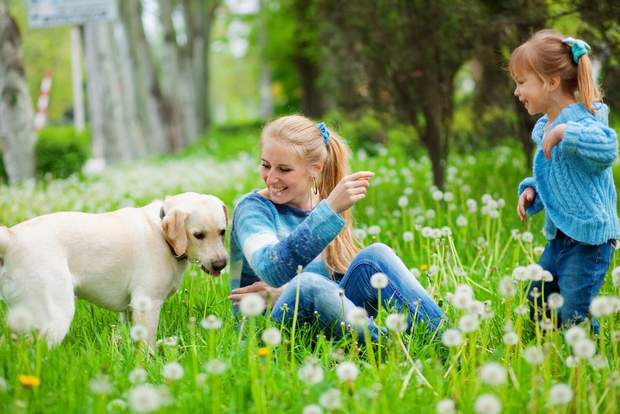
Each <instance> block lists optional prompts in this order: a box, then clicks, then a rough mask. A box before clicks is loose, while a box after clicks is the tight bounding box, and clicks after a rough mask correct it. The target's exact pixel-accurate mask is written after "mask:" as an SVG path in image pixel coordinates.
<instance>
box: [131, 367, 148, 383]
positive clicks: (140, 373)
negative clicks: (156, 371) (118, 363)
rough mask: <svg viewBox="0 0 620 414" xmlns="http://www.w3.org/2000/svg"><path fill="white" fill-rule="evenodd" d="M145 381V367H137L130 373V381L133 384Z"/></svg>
mask: <svg viewBox="0 0 620 414" xmlns="http://www.w3.org/2000/svg"><path fill="white" fill-rule="evenodd" d="M145 381H146V371H145V370H144V368H140V367H137V368H134V369H133V370H132V371H131V372H130V373H129V382H131V383H132V384H142V383H143V382H145Z"/></svg>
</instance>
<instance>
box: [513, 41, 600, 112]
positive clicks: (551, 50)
mask: <svg viewBox="0 0 620 414" xmlns="http://www.w3.org/2000/svg"><path fill="white" fill-rule="evenodd" d="M562 40H564V36H562V35H561V34H559V33H557V32H555V31H552V30H541V31H539V32H536V33H535V34H534V35H533V36H532V37H531V38H530V39H529V40H528V41H527V42H525V43H523V44H522V45H521V46H519V47H518V48H516V49H515V50H514V51H513V52H512V55H511V56H510V62H509V70H510V75H511V76H512V77H513V78H515V79H516V78H517V77H518V76H519V75H521V74H523V72H524V71H532V72H534V73H535V74H536V75H537V76H538V77H539V78H540V79H541V80H542V82H543V83H544V84H545V86H546V85H547V84H548V82H549V79H550V78H551V77H553V76H559V77H560V82H561V87H562V89H563V90H565V91H566V92H568V93H570V94H573V95H574V94H575V93H576V92H579V100H581V102H582V103H583V104H584V105H585V107H586V108H588V110H589V111H590V112H592V113H594V111H595V110H594V107H593V106H592V103H593V102H598V101H600V100H601V99H602V93H601V91H600V89H599V87H598V85H597V84H596V82H595V80H594V76H593V74H592V61H591V60H590V58H589V57H588V55H587V54H584V55H582V56H581V57H580V58H579V61H578V63H577V64H575V63H574V62H573V57H572V52H571V47H570V45H568V44H565V43H563V42H562Z"/></svg>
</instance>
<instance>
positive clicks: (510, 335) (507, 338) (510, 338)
mask: <svg viewBox="0 0 620 414" xmlns="http://www.w3.org/2000/svg"><path fill="white" fill-rule="evenodd" d="M502 340H503V341H504V344H506V345H509V346H514V345H516V344H518V343H519V336H518V335H517V334H516V332H506V333H505V334H504V336H503V337H502Z"/></svg>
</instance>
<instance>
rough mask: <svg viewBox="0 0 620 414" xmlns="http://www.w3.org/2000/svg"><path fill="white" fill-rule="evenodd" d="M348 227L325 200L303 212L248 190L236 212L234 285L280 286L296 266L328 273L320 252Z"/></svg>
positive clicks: (232, 256)
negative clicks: (260, 284)
mask: <svg viewBox="0 0 620 414" xmlns="http://www.w3.org/2000/svg"><path fill="white" fill-rule="evenodd" d="M344 225H345V221H344V219H343V218H342V217H341V216H340V215H338V214H337V213H335V212H334V211H333V210H332V209H331V208H330V207H329V205H328V204H327V202H325V200H323V201H321V202H320V203H319V204H318V205H317V206H316V207H315V208H314V209H312V210H311V211H304V210H300V209H297V208H294V207H291V206H288V205H286V204H275V203H273V202H272V201H271V200H268V199H267V198H265V197H263V196H262V195H260V194H259V193H258V192H256V191H254V192H252V193H249V194H246V195H245V196H243V197H242V198H241V200H239V202H238V203H237V205H236V206H235V211H234V213H233V223H232V231H231V239H230V250H231V253H230V276H231V288H232V289H235V288H237V287H244V286H247V285H250V284H252V283H254V282H256V281H258V280H263V281H264V282H266V283H267V284H269V285H270V286H273V287H279V286H282V285H284V284H285V283H287V282H288V281H289V280H291V279H292V278H293V277H295V275H296V271H297V267H298V266H302V268H303V269H304V271H309V272H314V273H318V274H320V275H323V276H325V277H329V271H328V269H327V266H326V264H325V261H324V260H323V258H322V255H321V252H323V250H324V249H325V248H326V247H327V245H328V244H329V243H330V242H331V241H332V240H333V239H334V238H336V236H337V235H338V234H339V233H340V231H341V230H342V228H343V227H344Z"/></svg>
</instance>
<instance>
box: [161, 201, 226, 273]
mask: <svg viewBox="0 0 620 414" xmlns="http://www.w3.org/2000/svg"><path fill="white" fill-rule="evenodd" d="M163 212H164V217H163V218H162V223H161V226H162V231H163V234H164V238H165V239H166V241H167V242H168V244H170V246H172V248H173V249H174V252H175V254H176V255H177V256H183V255H187V257H188V259H189V260H191V261H194V262H197V263H199V264H200V265H201V266H202V270H204V271H205V272H206V273H209V274H211V275H213V276H219V274H220V271H221V270H222V269H223V268H224V267H225V266H226V262H227V260H228V255H227V253H226V247H225V246H224V236H225V234H226V226H227V224H228V211H227V209H226V206H225V205H224V203H223V202H222V201H221V200H220V199H219V198H217V197H214V196H211V195H204V194H197V193H183V194H178V195H175V196H169V197H166V199H165V200H164V208H163Z"/></svg>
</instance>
